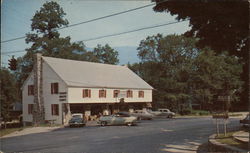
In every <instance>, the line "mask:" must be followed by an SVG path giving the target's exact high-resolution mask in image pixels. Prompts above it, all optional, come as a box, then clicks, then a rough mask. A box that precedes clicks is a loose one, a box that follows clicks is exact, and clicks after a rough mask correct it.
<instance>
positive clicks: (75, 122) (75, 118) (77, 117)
mask: <svg viewBox="0 0 250 153" xmlns="http://www.w3.org/2000/svg"><path fill="white" fill-rule="evenodd" d="M85 125H86V120H85V119H84V117H83V114H81V113H75V114H72V118H71V119H70V120H69V127H83V126H85Z"/></svg>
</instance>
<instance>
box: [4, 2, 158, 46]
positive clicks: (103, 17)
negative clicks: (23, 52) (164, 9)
mask: <svg viewBox="0 0 250 153" xmlns="http://www.w3.org/2000/svg"><path fill="white" fill-rule="evenodd" d="M153 5H155V4H148V5H144V6H140V7H137V8H133V9H129V10H127V11H122V12H118V13H114V14H110V15H107V16H102V17H98V18H95V19H91V20H87V21H83V22H79V23H75V24H71V25H69V26H65V27H62V28H58V29H57V30H61V29H66V28H70V27H74V26H78V25H81V24H86V23H89V22H93V21H97V20H101V19H105V18H109V17H112V16H116V15H120V14H125V13H128V12H132V11H136V10H139V9H143V8H146V7H149V6H153ZM39 34H41V33H39ZM24 38H26V36H22V37H17V38H13V39H9V40H4V41H1V43H6V42H10V41H15V40H18V39H24Z"/></svg>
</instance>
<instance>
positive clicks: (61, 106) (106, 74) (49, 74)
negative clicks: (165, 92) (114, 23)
mask: <svg viewBox="0 0 250 153" xmlns="http://www.w3.org/2000/svg"><path fill="white" fill-rule="evenodd" d="M40 58H41V60H40V61H41V77H42V82H41V88H42V91H43V92H42V95H41V96H42V98H43V107H44V108H43V109H44V120H45V121H46V120H54V121H55V123H56V124H67V122H68V119H69V118H70V115H71V113H83V114H85V115H87V116H90V115H97V114H99V113H106V114H112V113H115V112H118V111H121V109H122V110H123V111H133V109H145V108H146V107H150V105H151V103H152V90H153V88H152V87H151V86H150V85H149V84H147V83H146V82H145V81H144V80H142V79H141V78H140V77H139V76H137V75H136V74H135V73H134V72H132V71H131V70H130V69H129V68H127V67H126V66H119V65H110V64H101V63H92V62H85V61H75V60H67V59H60V58H52V57H44V56H41V57H40ZM34 80H35V79H34V70H33V71H32V72H31V74H30V75H29V77H28V78H27V80H26V81H25V82H24V84H23V87H22V101H23V121H24V123H32V122H33V121H34V119H33V116H34V104H35V102H34V93H35V87H34V84H35V81H34ZM121 98H123V99H122V100H121ZM121 101H122V102H121Z"/></svg>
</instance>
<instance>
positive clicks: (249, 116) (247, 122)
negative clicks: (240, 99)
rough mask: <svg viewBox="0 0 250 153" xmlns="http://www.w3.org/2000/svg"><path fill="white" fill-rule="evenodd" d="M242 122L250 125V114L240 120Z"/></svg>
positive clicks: (246, 125) (244, 124)
mask: <svg viewBox="0 0 250 153" xmlns="http://www.w3.org/2000/svg"><path fill="white" fill-rule="evenodd" d="M240 123H241V124H242V125H243V126H245V127H250V114H248V115H247V116H246V117H245V118H244V119H242V120H240Z"/></svg>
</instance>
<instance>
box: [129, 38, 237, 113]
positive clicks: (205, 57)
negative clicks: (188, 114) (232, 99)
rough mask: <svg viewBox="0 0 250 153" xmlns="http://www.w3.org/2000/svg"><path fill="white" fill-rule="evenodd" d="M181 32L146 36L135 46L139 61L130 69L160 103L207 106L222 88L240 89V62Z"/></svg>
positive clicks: (179, 106) (162, 104) (175, 107)
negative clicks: (202, 47)
mask: <svg viewBox="0 0 250 153" xmlns="http://www.w3.org/2000/svg"><path fill="white" fill-rule="evenodd" d="M196 42H197V40H196V39H194V38H188V37H185V36H183V35H168V36H165V37H164V36H162V35H160V34H158V35H155V36H150V37H147V38H146V39H145V40H142V41H141V43H140V46H139V47H138V56H139V58H140V59H141V62H140V63H136V64H133V65H130V68H131V69H132V70H133V71H134V72H136V73H137V74H138V75H140V76H141V77H142V78H143V79H145V80H146V81H147V82H148V83H149V84H151V85H152V86H153V87H154V88H155V89H156V91H155V92H154V95H153V98H154V101H157V105H158V106H159V105H160V106H164V105H165V106H167V107H169V108H174V109H177V110H179V111H180V110H181V109H183V108H185V107H190V105H191V103H198V104H200V105H201V107H202V108H203V109H208V108H209V106H210V105H211V103H212V102H213V98H214V96H216V95H218V94H219V92H220V91H221V90H225V89H228V90H230V91H235V90H236V89H237V90H238V89H240V87H241V81H240V78H239V74H240V73H241V64H239V61H238V58H237V57H235V56H228V54H227V53H222V54H219V55H216V54H215V52H214V51H213V50H211V49H209V48H205V49H199V48H198V47H196V45H195V44H196Z"/></svg>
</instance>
